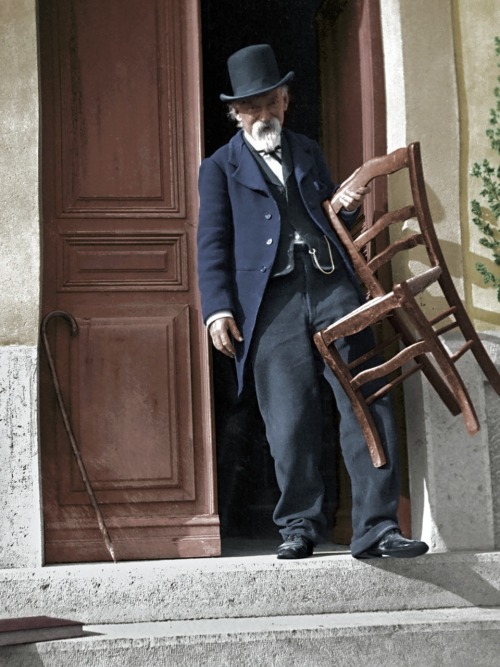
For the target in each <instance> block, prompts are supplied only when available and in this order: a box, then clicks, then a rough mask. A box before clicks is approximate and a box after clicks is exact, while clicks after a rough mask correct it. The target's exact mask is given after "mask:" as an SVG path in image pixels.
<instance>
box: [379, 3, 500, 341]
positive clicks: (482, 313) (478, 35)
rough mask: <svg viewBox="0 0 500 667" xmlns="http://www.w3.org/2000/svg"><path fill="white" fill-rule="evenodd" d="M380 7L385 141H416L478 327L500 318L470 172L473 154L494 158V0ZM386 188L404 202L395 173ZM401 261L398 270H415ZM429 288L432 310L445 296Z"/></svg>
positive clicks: (444, 240)
mask: <svg viewBox="0 0 500 667" xmlns="http://www.w3.org/2000/svg"><path fill="white" fill-rule="evenodd" d="M381 16H382V31H383V39H384V58H385V74H386V97H387V143H388V149H389V150H392V149H394V148H397V147H399V146H403V145H405V144H408V143H409V142H411V141H416V140H418V141H420V143H421V146H422V157H423V163H424V171H425V178H426V183H427V188H428V195H429V200H430V206H431V211H432V214H433V218H434V222H435V225H436V230H437V233H438V236H439V239H440V241H441V246H442V248H443V252H444V254H445V257H446V260H447V263H448V266H449V268H450V272H451V273H452V276H453V278H454V280H455V284H456V286H457V289H458V291H459V293H460V294H461V296H463V298H464V299H465V303H466V307H467V309H468V312H469V315H470V316H471V318H473V320H474V322H475V324H476V326H477V328H478V329H480V330H492V329H494V328H500V322H499V315H498V312H499V304H498V301H497V300H496V295H495V291H494V290H493V289H491V288H486V287H485V286H484V285H483V284H482V278H481V276H480V275H479V274H478V273H477V271H476V269H475V267H474V265H475V262H476V261H477V259H478V257H481V258H486V259H487V258H488V251H487V250H485V248H483V247H482V246H481V245H480V244H479V242H478V240H479V236H480V234H479V232H478V230H477V229H476V228H475V227H474V225H473V224H472V222H471V218H472V216H471V213H470V200H471V199H472V198H473V197H477V195H478V192H479V190H480V184H479V182H478V181H477V179H473V178H472V177H470V175H469V172H470V169H471V166H472V163H473V162H474V161H481V160H482V159H483V157H490V158H495V155H494V154H493V152H492V150H491V149H490V148H489V145H488V140H487V138H486V136H485V130H486V127H487V123H488V118H489V109H490V108H491V107H492V106H493V103H494V98H493V88H494V86H495V85H497V82H496V76H497V74H498V70H497V67H496V57H495V49H494V37H495V34H497V33H498V34H500V29H498V26H499V25H500V8H499V5H498V2H496V0H475V2H473V3H470V2H468V1H467V0H440V1H439V2H436V1H435V0H419V2H414V0H381ZM497 160H498V158H497V159H496V162H497ZM389 196H390V198H391V201H392V203H393V204H395V205H403V204H404V203H406V202H405V188H404V187H402V183H401V181H400V180H398V179H397V178H395V179H393V180H392V182H391V183H390V189H389ZM405 262H406V260H404V261H403V262H402V263H401V264H400V266H399V268H398V274H397V275H398V276H400V277H407V276H408V274H409V273H410V274H411V273H412V269H413V267H412V265H411V264H410V268H409V271H408V267H407V266H406V263H405ZM491 265H492V263H491V262H490V266H491ZM415 268H416V267H415ZM497 271H498V269H497ZM431 294H432V296H431V298H430V299H427V300H426V303H425V308H426V309H427V311H428V312H429V313H432V312H434V311H438V310H441V308H442V306H443V302H442V300H441V299H439V297H438V291H437V290H435V291H434V292H431Z"/></svg>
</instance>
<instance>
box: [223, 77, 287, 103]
mask: <svg viewBox="0 0 500 667" xmlns="http://www.w3.org/2000/svg"><path fill="white" fill-rule="evenodd" d="M294 76H295V72H288V74H287V75H286V76H285V77H283V79H281V81H278V83H275V84H274V85H273V86H269V87H267V88H258V89H255V90H248V91H245V93H244V94H241V93H240V94H238V95H224V93H221V94H220V95H219V98H220V100H221V101H222V102H237V101H238V100H245V99H247V98H249V97H257V96H258V95H265V94H266V93H270V92H271V90H275V89H276V88H280V87H281V86H284V85H285V84H287V83H288V82H289V81H292V79H293V77H294Z"/></svg>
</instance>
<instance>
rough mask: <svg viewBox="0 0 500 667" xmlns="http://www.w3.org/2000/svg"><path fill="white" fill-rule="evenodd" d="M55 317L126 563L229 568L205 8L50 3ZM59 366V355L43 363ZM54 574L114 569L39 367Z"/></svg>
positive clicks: (154, 1) (47, 201)
mask: <svg viewBox="0 0 500 667" xmlns="http://www.w3.org/2000/svg"><path fill="white" fill-rule="evenodd" d="M39 13H40V44H41V82H42V118H43V123H42V131H43V135H42V165H43V167H42V169H43V172H42V174H43V240H44V254H43V262H44V263H43V314H47V313H49V312H51V311H53V310H56V309H60V310H63V311H67V312H69V313H71V314H72V315H73V316H74V317H75V318H76V320H77V323H78V325H79V334H78V335H77V336H75V337H73V338H72V337H70V335H69V330H68V327H67V325H66V323H65V322H64V321H63V320H52V321H51V322H50V324H49V335H50V344H51V347H52V351H53V355H54V359H55V365H56V367H57V370H58V373H59V377H60V382H61V388H62V394H63V396H64V399H65V402H66V405H67V406H68V411H69V413H70V419H71V422H72V426H73V431H74V433H75V438H76V440H77V443H78V445H79V448H80V451H81V455H82V457H83V460H84V463H85V466H86V468H87V471H88V473H89V477H90V480H91V484H92V487H93V490H94V492H95V495H96V498H97V501H98V503H99V506H100V508H101V511H102V513H103V517H104V520H105V523H106V525H107V527H108V530H109V533H110V536H111V539H112V542H113V546H114V549H115V552H116V554H117V558H118V559H121V560H126V559H153V558H170V557H185V556H213V555H218V554H219V552H220V538H219V521H218V516H217V513H216V505H215V498H214V488H215V484H214V473H213V459H214V456H213V450H212V425H211V412H210V389H209V378H208V363H207V360H208V345H207V339H206V334H205V331H204V328H203V326H202V323H201V319H200V313H199V303H198V295H197V290H196V265H195V233H196V219H197V206H198V200H197V171H198V165H199V162H200V157H201V148H200V146H201V120H200V107H201V103H200V49H199V7H198V2H197V0H148V1H147V2H144V0H40V2H39ZM42 359H44V355H42ZM40 414H41V438H42V468H43V509H44V527H45V554H46V561H47V562H49V563H56V562H74V561H95V560H106V559H109V555H108V553H107V551H106V549H105V547H104V543H103V541H102V539H101V534H100V532H99V529H98V525H97V521H96V517H95V514H94V511H93V509H92V507H91V505H90V502H89V497H88V495H87V493H86V491H85V487H84V485H83V483H82V480H81V477H80V475H79V472H78V468H77V466H76V464H75V459H74V457H73V455H72V453H71V450H70V447H69V443H68V436H67V433H66V431H65V429H64V427H63V423H62V420H61V415H60V411H59V409H58V406H57V403H56V400H55V393H54V388H53V383H52V379H51V377H50V374H49V372H48V368H47V365H46V363H45V362H43V363H42V367H41V412H40Z"/></svg>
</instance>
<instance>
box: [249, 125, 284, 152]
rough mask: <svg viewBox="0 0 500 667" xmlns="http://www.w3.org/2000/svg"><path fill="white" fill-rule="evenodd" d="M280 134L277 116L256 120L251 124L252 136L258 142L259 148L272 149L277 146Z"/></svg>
mask: <svg viewBox="0 0 500 667" xmlns="http://www.w3.org/2000/svg"><path fill="white" fill-rule="evenodd" d="M280 135H281V123H280V122H279V120H278V119H277V118H271V119H270V120H269V121H267V122H264V121H262V120H257V121H255V123H254V124H253V126H252V137H253V138H254V139H255V141H256V142H257V143H258V144H259V145H258V147H257V148H258V149H259V150H265V151H268V152H271V151H273V150H274V149H275V148H276V146H278V144H279V141H280Z"/></svg>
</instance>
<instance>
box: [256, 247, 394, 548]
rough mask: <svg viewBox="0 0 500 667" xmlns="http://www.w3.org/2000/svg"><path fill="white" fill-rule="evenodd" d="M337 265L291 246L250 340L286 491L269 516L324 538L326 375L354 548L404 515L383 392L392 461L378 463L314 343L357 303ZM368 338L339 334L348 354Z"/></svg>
mask: <svg viewBox="0 0 500 667" xmlns="http://www.w3.org/2000/svg"><path fill="white" fill-rule="evenodd" d="M336 266H337V269H336V270H335V271H334V272H333V273H332V274H331V275H324V274H322V273H321V272H320V271H318V270H317V269H316V268H314V267H313V265H312V262H311V259H310V256H309V255H308V254H307V252H304V251H302V250H299V249H297V250H296V251H295V269H294V271H293V272H292V273H290V274H288V275H286V276H280V277H276V278H272V279H271V280H270V282H269V285H268V288H267V291H266V293H265V295H264V300H263V303H262V306H261V310H260V311H259V316H258V319H257V324H256V328H255V332H254V338H253V340H252V348H251V363H252V368H253V373H254V379H255V387H256V392H257V400H258V403H259V408H260V411H261V413H262V417H263V419H264V422H265V425H266V436H267V440H268V442H269V446H270V450H271V454H272V456H273V459H274V463H275V470H276V478H277V482H278V486H279V489H280V492H281V496H280V499H279V501H278V503H277V505H276V508H275V511H274V515H273V518H274V521H275V523H276V524H277V526H278V527H279V528H280V533H281V535H282V537H283V538H286V537H287V536H288V535H291V534H295V533H298V534H301V535H305V536H306V537H308V538H309V539H311V540H312V541H313V542H314V543H315V544H316V543H318V542H321V541H323V540H324V538H325V529H326V525H327V522H326V517H325V516H324V514H323V511H322V506H323V500H324V483H323V479H322V475H321V470H320V462H321V450H322V429H323V418H322V406H321V396H320V391H321V389H320V386H321V385H320V379H321V375H324V377H325V378H326V380H327V381H328V383H329V385H330V386H331V388H332V391H333V393H334V396H335V401H336V404H337V409H338V412H339V415H340V445H341V450H342V455H343V458H344V461H345V464H346V468H347V471H348V473H349V476H350V478H351V484H352V503H353V506H352V524H353V539H352V543H351V552H352V554H353V555H354V556H356V555H358V554H359V553H361V552H362V551H364V550H365V549H367V548H368V547H370V546H371V545H373V544H374V543H375V542H377V541H378V540H379V539H380V537H381V536H382V535H383V534H384V533H386V532H387V531H388V530H390V529H392V528H394V527H397V525H398V522H397V516H396V511H397V505H398V498H399V461H398V443H397V436H396V427H395V423H394V417H393V413H392V406H391V401H390V398H389V397H388V396H386V397H384V398H382V399H379V400H378V401H375V402H374V403H373V404H372V406H371V410H372V414H373V415H374V419H375V423H376V425H377V428H378V430H379V433H380V435H381V438H382V441H383V443H384V450H385V454H386V458H387V463H386V465H384V466H383V467H382V468H374V467H373V464H372V462H371V458H370V455H369V452H368V447H367V445H366V441H365V439H364V437H363V435H362V433H361V429H360V427H359V424H358V421H357V419H356V417H355V415H354V412H353V410H352V407H351V403H350V401H349V399H348V397H347V395H346V394H345V392H344V390H343V389H342V387H341V386H340V384H339V383H338V382H337V380H336V378H335V376H334V374H333V373H332V371H331V370H330V368H329V367H328V366H327V365H326V364H325V363H324V361H323V359H322V358H321V356H320V355H319V353H318V352H317V350H316V347H315V345H314V341H313V338H312V336H313V334H314V333H315V332H316V331H319V330H320V329H322V328H324V327H326V326H327V325H328V324H331V323H332V322H333V321H336V320H338V319H339V318H341V317H343V316H344V315H346V314H347V313H349V312H351V311H352V310H354V308H357V307H358V306H359V305H360V303H361V300H360V296H359V294H358V292H357V290H356V288H355V287H354V285H353V284H352V282H351V281H350V280H349V278H348V277H347V275H346V273H345V271H344V270H343V269H342V262H341V260H340V259H338V260H337V262H336ZM372 340H373V334H372V332H371V331H370V330H367V331H365V332H361V333H359V334H356V335H355V336H350V337H348V338H345V339H343V340H342V341H339V344H338V345H337V347H338V350H339V352H340V353H341V355H342V358H343V359H344V360H347V361H348V360H352V359H354V358H356V357H358V356H360V355H361V354H363V352H365V351H366V350H367V348H368V347H369V346H370V345H371V343H372Z"/></svg>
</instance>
